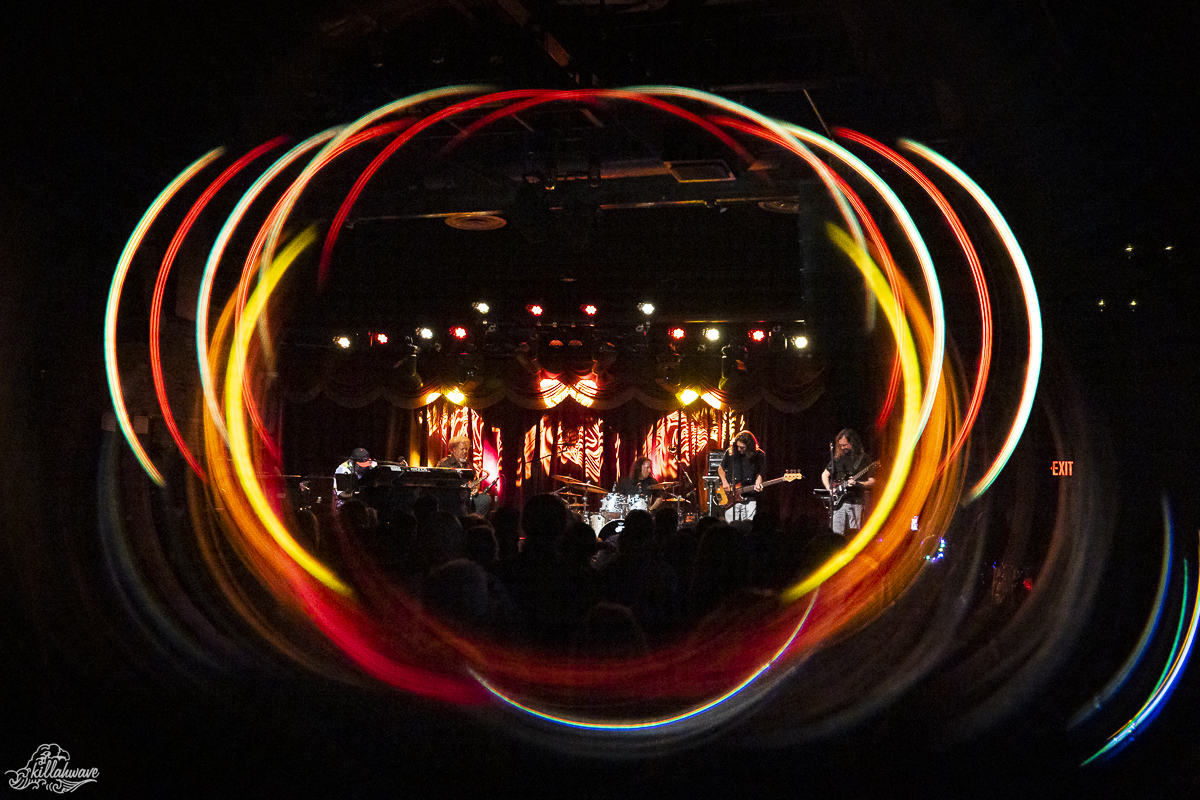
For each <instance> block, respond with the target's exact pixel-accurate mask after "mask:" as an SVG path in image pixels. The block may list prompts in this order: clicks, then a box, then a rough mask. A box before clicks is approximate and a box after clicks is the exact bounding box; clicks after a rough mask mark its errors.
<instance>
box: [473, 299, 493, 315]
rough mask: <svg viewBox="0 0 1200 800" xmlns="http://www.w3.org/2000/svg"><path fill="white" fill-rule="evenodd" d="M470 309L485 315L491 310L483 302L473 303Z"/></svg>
mask: <svg viewBox="0 0 1200 800" xmlns="http://www.w3.org/2000/svg"><path fill="white" fill-rule="evenodd" d="M471 307H472V308H474V309H475V310H476V311H478V312H479V313H480V314H486V313H488V312H489V311H491V310H492V307H491V306H489V305H488V304H487V303H483V302H480V303H473V304H472V305H471Z"/></svg>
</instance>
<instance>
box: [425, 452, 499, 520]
mask: <svg viewBox="0 0 1200 800" xmlns="http://www.w3.org/2000/svg"><path fill="white" fill-rule="evenodd" d="M449 445H450V455H448V456H446V457H445V458H443V459H442V460H441V461H439V462H438V464H437V465H438V466H439V467H444V468H448V469H474V467H473V466H472V465H471V456H470V452H471V440H470V439H468V438H467V437H466V436H456V437H454V438H453V439H451V440H450V442H449ZM482 483H483V476H480V477H478V478H477V479H475V480H473V481H471V510H472V511H473V512H474V513H476V514H478V515H479V516H481V517H483V516H487V513H488V512H489V511H490V510H491V509H492V496H491V495H490V494H488V493H487V492H483V491H480V490H479V487H480V486H481V485H482Z"/></svg>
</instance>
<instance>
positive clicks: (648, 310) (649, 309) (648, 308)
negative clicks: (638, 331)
mask: <svg viewBox="0 0 1200 800" xmlns="http://www.w3.org/2000/svg"><path fill="white" fill-rule="evenodd" d="M638 310H639V311H641V312H642V313H643V314H645V315H646V316H647V317H648V316H650V315H651V314H653V313H654V304H653V303H642V304H641V305H639V306H638Z"/></svg>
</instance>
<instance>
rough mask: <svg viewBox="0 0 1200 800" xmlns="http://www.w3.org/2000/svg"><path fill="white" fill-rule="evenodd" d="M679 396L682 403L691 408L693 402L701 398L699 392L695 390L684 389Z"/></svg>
mask: <svg viewBox="0 0 1200 800" xmlns="http://www.w3.org/2000/svg"><path fill="white" fill-rule="evenodd" d="M678 396H679V402H680V403H682V404H683V405H685V406H689V405H691V404H692V402H693V401H694V400H695V399H696V398H697V397H699V396H700V393H699V392H697V391H696V390H695V389H684V390H683V391H682V392H680V393H679V395H678Z"/></svg>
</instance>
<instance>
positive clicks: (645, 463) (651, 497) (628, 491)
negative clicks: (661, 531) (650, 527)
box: [613, 456, 663, 511]
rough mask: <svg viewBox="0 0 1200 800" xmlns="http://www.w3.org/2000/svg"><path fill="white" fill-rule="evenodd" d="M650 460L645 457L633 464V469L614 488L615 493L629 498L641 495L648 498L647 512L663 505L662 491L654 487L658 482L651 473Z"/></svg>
mask: <svg viewBox="0 0 1200 800" xmlns="http://www.w3.org/2000/svg"><path fill="white" fill-rule="evenodd" d="M651 469H652V468H651V463H650V459H648V458H646V457H645V456H643V457H642V458H639V459H638V460H637V461H634V462H633V469H632V470H630V471H629V474H628V475H626V476H625V477H624V478H621V480H619V481H617V485H616V486H614V487H613V492H614V493H616V494H623V495H628V496H633V495H641V496H643V497H645V498H646V503H647V504H648V505H647V507H646V510H647V511H654V510H655V509H656V508H658V507H659V506H661V505H662V502H663V493H662V491H661V490H660V489H654V488H651V487H653V486H654V485H655V484H656V483H658V481H656V480H655V479H654V474H653V472H652V471H651Z"/></svg>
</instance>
